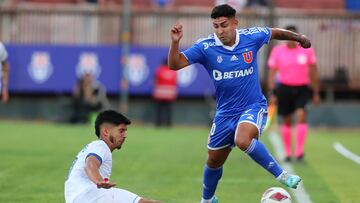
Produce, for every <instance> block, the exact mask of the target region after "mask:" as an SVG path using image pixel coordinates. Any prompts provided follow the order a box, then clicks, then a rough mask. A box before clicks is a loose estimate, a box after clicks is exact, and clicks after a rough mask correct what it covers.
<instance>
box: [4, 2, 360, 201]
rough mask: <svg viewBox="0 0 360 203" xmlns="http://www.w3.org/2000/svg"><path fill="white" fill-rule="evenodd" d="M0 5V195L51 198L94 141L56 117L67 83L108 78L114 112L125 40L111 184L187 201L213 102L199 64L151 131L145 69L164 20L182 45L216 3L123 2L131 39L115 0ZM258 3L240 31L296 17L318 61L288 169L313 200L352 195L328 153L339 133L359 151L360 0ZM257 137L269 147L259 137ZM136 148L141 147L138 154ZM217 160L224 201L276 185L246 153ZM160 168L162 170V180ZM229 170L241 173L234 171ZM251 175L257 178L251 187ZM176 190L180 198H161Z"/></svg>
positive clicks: (165, 38)
mask: <svg viewBox="0 0 360 203" xmlns="http://www.w3.org/2000/svg"><path fill="white" fill-rule="evenodd" d="M0 2H1V3H2V4H1V7H0V40H1V41H2V42H3V43H4V44H5V46H6V48H7V50H8V52H9V63H10V87H9V88H10V101H9V103H7V104H0V153H1V154H2V159H3V162H2V163H0V189H1V191H2V192H1V194H0V202H24V201H27V202H61V200H62V199H63V193H62V192H63V181H64V177H65V176H66V173H67V171H68V167H69V166H70V164H71V162H72V159H73V157H74V155H75V154H76V152H77V151H78V150H79V149H80V148H81V147H82V146H83V144H85V143H86V142H88V141H90V140H92V139H93V138H94V137H91V136H89V134H90V135H91V134H92V133H93V132H92V128H90V127H89V126H88V125H79V126H73V125H67V124H63V122H64V119H65V118H66V117H67V114H69V113H70V112H69V108H68V104H69V103H70V100H71V91H72V87H73V85H74V83H75V81H76V78H77V75H78V74H79V73H80V72H81V71H91V72H93V73H94V74H95V75H96V76H97V78H98V79H99V80H100V81H101V82H102V83H104V84H105V85H106V88H107V90H108V97H109V99H110V102H111V104H112V107H113V108H119V109H120V103H121V101H122V97H123V96H124V95H123V94H122V91H121V89H120V80H121V78H122V74H123V72H122V71H123V69H124V64H122V58H121V57H122V55H123V51H124V44H125V43H124V42H126V39H129V41H128V42H129V53H130V54H129V57H128V62H129V63H128V64H127V65H128V66H127V67H128V68H129V70H130V72H132V73H134V74H133V75H129V78H128V79H129V85H130V86H129V95H128V96H129V97H128V105H129V108H128V112H127V115H129V117H130V118H132V119H133V120H134V121H135V125H133V126H134V127H132V128H133V129H134V130H133V131H130V132H131V134H132V135H134V137H133V138H132V139H128V141H127V143H126V147H125V149H124V150H122V153H116V154H118V155H116V156H115V155H114V156H115V162H116V164H115V165H117V164H118V163H121V164H119V165H117V166H114V167H115V168H114V176H115V178H117V179H115V180H116V182H120V183H121V186H124V187H125V188H129V189H130V190H133V191H134V192H139V193H140V194H144V195H146V196H149V197H154V198H155V197H159V198H160V199H164V200H169V201H167V202H172V203H176V202H179V203H180V202H194V200H195V199H196V198H198V195H199V188H200V187H201V173H202V172H201V170H202V166H203V161H204V160H205V155H206V151H205V150H206V148H205V147H204V146H203V145H204V143H205V142H206V136H207V133H208V127H209V125H210V122H211V116H210V114H211V111H212V110H213V108H214V103H213V102H214V101H213V99H212V94H213V91H214V89H213V86H212V84H211V82H210V80H209V79H208V76H207V75H206V74H207V73H206V72H205V71H204V70H203V68H202V67H200V66H194V67H191V68H188V69H185V70H184V71H180V72H179V73H178V77H179V91H180V97H179V99H178V100H177V101H176V103H175V106H174V107H175V109H174V115H173V119H174V123H175V124H176V125H175V127H174V128H171V129H156V128H154V127H152V123H153V116H154V112H155V111H154V108H153V103H152V98H151V91H152V88H153V74H154V71H155V68H156V67H157V66H158V65H159V64H160V61H161V60H162V59H163V58H164V57H165V56H166V55H167V49H168V44H169V41H170V38H169V28H170V27H171V26H172V25H173V24H174V23H175V22H177V21H179V22H181V23H182V24H183V25H184V32H185V34H184V37H183V40H182V42H181V45H182V48H187V47H189V46H190V45H191V44H192V43H194V42H195V41H196V40H197V39H198V38H201V37H206V36H207V35H208V34H209V33H212V27H211V24H210V23H211V21H210V18H209V13H210V11H211V8H212V7H213V5H214V2H213V1H209V0H198V1H191V0H173V1H172V2H173V3H172V4H171V5H170V6H169V7H167V8H159V7H156V6H154V4H153V3H152V1H150V0H133V1H131V7H132V8H131V17H130V23H129V25H130V35H129V38H126V35H124V34H123V33H122V31H123V28H124V11H123V8H124V1H121V0H113V1H111V0H99V3H98V4H95V3H86V1H85V0H84V1H81V0H8V1H6V0H5V1H4V0H3V1H0ZM253 2H261V1H255V0H254V1H253ZM268 2H269V3H271V2H272V3H273V4H272V6H273V7H272V6H271V5H267V6H261V5H255V6H251V7H245V8H243V9H241V12H239V14H238V18H239V19H240V27H252V26H271V27H284V26H285V25H287V24H289V23H291V24H295V25H297V26H298V27H299V30H300V31H301V32H302V33H305V34H306V35H307V36H309V38H310V39H312V42H313V46H314V48H315V51H316V54H317V57H318V61H319V63H318V70H319V75H320V78H321V96H322V100H323V101H322V102H323V103H321V104H320V106H318V107H310V111H309V116H308V117H309V123H310V125H311V126H312V127H313V128H311V130H310V135H315V136H309V140H308V144H307V148H306V150H307V153H309V155H308V156H307V161H308V164H307V165H295V167H294V168H295V170H296V172H298V173H299V174H300V175H302V176H303V177H304V180H308V181H307V182H306V183H305V186H306V188H307V190H308V192H309V193H310V196H311V198H312V200H313V201H314V202H320V203H322V202H324V203H325V202H334V203H338V202H345V203H355V202H358V199H360V197H359V194H358V192H356V190H357V184H358V180H359V175H358V173H357V172H356V171H358V169H359V168H358V167H359V165H356V164H354V162H351V161H349V160H347V159H345V158H343V157H342V156H341V155H339V154H338V153H336V152H335V151H334V150H333V149H332V144H333V143H334V142H335V141H341V142H342V143H343V144H344V145H345V146H347V147H349V149H350V150H352V151H354V152H357V154H359V149H360V148H359V145H358V143H359V139H360V138H359V135H360V132H359V127H360V116H358V115H360V58H359V57H358V55H359V53H360V2H359V1H358V0H317V1H313V0H302V1H294V0H274V1H268ZM268 52H269V47H268V46H265V47H263V49H262V50H261V51H260V55H259V56H258V57H259V67H260V68H259V69H260V70H261V72H260V77H261V81H262V83H263V84H264V90H266V86H265V84H266V74H267V72H266V70H267V67H266V60H267V55H268ZM264 92H265V91H264ZM38 121H40V122H38ZM143 123H145V124H149V125H143ZM184 124H185V125H184ZM179 126H180V127H179ZM149 137H151V138H152V139H148V138H149ZM264 142H265V143H266V144H267V145H269V146H270V143H269V141H268V140H267V139H265V140H264ZM9 143H10V144H9ZM171 143H176V144H175V145H174V144H171ZM189 143H190V144H191V145H190V144H189ZM139 146H142V147H143V148H142V149H140V150H139V149H138V147H139ZM149 146H150V147H149ZM19 148H20V149H19ZM185 148H186V150H184V149H185ZM199 148H201V150H199ZM199 151H201V153H200V152H199ZM24 152H25V153H24ZM134 157H136V158H134ZM159 157H160V159H161V160H164V161H163V162H162V163H161V165H160V166H155V165H154V164H153V163H154V161H153V160H154V159H155V160H156V159H159ZM134 159H135V160H136V162H137V163H134V161H133V160H134ZM239 160H240V161H239ZM179 163H181V164H179ZM227 165H231V166H227V168H226V170H227V171H226V175H225V177H224V180H223V183H222V184H221V185H220V186H219V195H220V197H222V199H221V200H222V201H223V202H231V200H234V197H233V195H231V194H237V192H239V191H238V189H239V188H240V189H239V190H240V192H239V193H241V196H242V197H243V198H245V199H247V200H249V201H248V202H255V200H258V199H259V197H260V195H261V192H262V191H264V190H265V189H266V188H267V187H270V186H274V181H273V180H272V179H271V178H269V177H268V176H266V174H265V173H264V172H263V171H262V169H258V167H257V166H256V165H255V164H253V163H251V161H249V160H248V159H246V158H244V156H241V157H238V156H237V155H234V156H232V157H230V160H229V162H228V163H227ZM124 166H127V167H124ZM144 166H145V167H144ZM239 168H241V174H239V171H238V169H239ZM128 169H129V170H128ZM29 170H31V172H29ZM144 171H146V173H145V172H144ZM159 171H160V172H159ZM339 171H341V172H343V174H339ZM158 172H159V173H160V174H169V175H168V176H166V177H162V176H160V175H158ZM184 172H186V173H187V175H186V176H185V175H184V174H183V173H184ZM30 173H31V174H32V176H30V175H29V174H30ZM131 174H132V175H133V177H132V176H131ZM254 174H256V175H255V176H254ZM239 176H241V177H242V178H243V179H236V178H237V177H239ZM134 177H135V178H134ZM154 177H156V178H154ZM339 177H340V178H339ZM246 178H247V179H246ZM253 178H254V179H255V180H256V184H250V182H251V181H253ZM311 179H313V180H312V181H309V180H311ZM190 180H191V181H190ZM8 182H12V183H13V185H8V184H7V183H8ZM144 182H145V183H147V184H149V183H151V184H152V186H153V187H147V184H144ZM173 187H174V188H176V189H174V190H172V188H173ZM163 191H165V192H163ZM354 191H355V192H354ZM178 193H179V194H178ZM180 194H187V196H186V197H183V196H182V195H180ZM174 197H180V198H177V199H175V200H174V199H171V200H170V198H174ZM179 199H180V200H179ZM239 199H241V198H239Z"/></svg>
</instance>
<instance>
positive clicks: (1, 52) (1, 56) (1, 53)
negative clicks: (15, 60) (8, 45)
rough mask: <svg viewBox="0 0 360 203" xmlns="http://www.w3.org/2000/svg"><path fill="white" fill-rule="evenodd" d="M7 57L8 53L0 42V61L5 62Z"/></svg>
mask: <svg viewBox="0 0 360 203" xmlns="http://www.w3.org/2000/svg"><path fill="white" fill-rule="evenodd" d="M7 57H8V53H7V51H6V49H5V46H4V44H3V43H1V42H0V61H1V62H3V61H6V59H7Z"/></svg>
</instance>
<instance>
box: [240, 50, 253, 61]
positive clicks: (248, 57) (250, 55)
mask: <svg viewBox="0 0 360 203" xmlns="http://www.w3.org/2000/svg"><path fill="white" fill-rule="evenodd" d="M242 56H243V58H244V61H245V63H251V62H252V61H253V52H252V51H248V52H245V53H243V54H242Z"/></svg>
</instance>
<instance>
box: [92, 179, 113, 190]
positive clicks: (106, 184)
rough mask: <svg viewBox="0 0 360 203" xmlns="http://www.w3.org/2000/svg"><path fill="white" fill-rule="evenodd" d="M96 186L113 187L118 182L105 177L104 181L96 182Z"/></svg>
mask: <svg viewBox="0 0 360 203" xmlns="http://www.w3.org/2000/svg"><path fill="white" fill-rule="evenodd" d="M96 186H97V187H98V188H105V189H109V188H112V187H114V186H116V183H110V182H109V179H107V178H104V180H102V181H100V182H97V183H96Z"/></svg>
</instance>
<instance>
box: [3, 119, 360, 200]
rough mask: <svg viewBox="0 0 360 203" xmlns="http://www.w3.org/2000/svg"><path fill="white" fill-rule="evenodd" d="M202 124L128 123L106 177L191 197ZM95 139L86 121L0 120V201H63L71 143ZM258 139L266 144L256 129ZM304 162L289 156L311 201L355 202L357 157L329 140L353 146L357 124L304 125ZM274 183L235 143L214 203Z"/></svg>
mask: <svg viewBox="0 0 360 203" xmlns="http://www.w3.org/2000/svg"><path fill="white" fill-rule="evenodd" d="M208 131H209V129H208V128H207V127H193V126H181V127H174V128H172V129H156V128H153V127H151V126H145V127H144V126H143V125H139V124H138V125H137V124H134V125H130V126H129V130H128V138H127V140H126V142H125V144H124V145H123V148H122V149H121V150H120V151H114V153H113V172H112V177H111V180H112V181H114V182H116V183H117V184H118V186H119V187H120V188H123V189H126V190H129V191H132V192H134V193H136V194H138V195H141V196H144V197H149V198H153V199H159V200H162V201H164V202H168V203H197V202H199V200H200V195H201V185H202V171H203V166H204V164H205V160H206V156H207V153H206V152H207V151H206V142H207V134H208ZM94 139H96V136H95V135H94V130H93V127H92V126H91V125H83V126H70V125H61V124H54V123H43V122H20V121H1V122H0V157H1V161H0V202H4V203H11V202H26V203H29V202H34V203H42V202H45V203H47V202H50V203H52V202H64V195H63V194H64V189H63V188H64V181H65V177H66V175H67V173H68V170H69V167H70V165H71V163H72V161H73V159H74V157H75V155H76V154H77V152H78V151H79V150H81V149H82V147H83V146H84V145H85V144H87V143H88V142H90V141H91V140H94ZM261 140H262V141H263V142H264V143H265V144H266V145H267V146H268V148H269V149H270V150H272V151H273V148H272V146H271V145H270V142H269V141H268V139H267V138H266V134H264V135H263V137H262V138H261ZM307 141H308V142H307V145H306V163H305V164H294V166H293V167H294V169H295V171H296V172H297V173H298V174H299V175H300V176H302V178H303V180H304V186H305V189H306V190H307V191H308V193H309V195H310V198H311V200H312V201H313V202H314V203H358V202H360V192H359V185H358V184H359V182H360V165H358V164H356V163H354V162H352V161H350V160H348V159H345V158H344V157H343V156H341V155H340V154H338V153H337V152H336V151H335V150H334V149H333V147H332V144H333V143H334V142H335V141H339V142H341V143H342V144H343V145H344V146H345V147H347V148H348V149H349V150H351V151H352V152H354V153H356V154H358V155H359V154H360V147H359V146H360V145H359V143H360V133H359V131H358V130H357V131H356V130H335V131H334V130H331V131H330V130H311V131H310V135H309V138H308V140H307ZM273 186H281V185H280V184H278V183H277V182H276V181H275V180H274V178H273V177H272V176H271V175H270V174H268V173H267V172H266V171H265V170H263V169H262V168H261V167H260V166H258V165H257V164H256V163H254V162H253V161H252V160H251V159H249V158H248V157H247V156H246V155H245V154H244V153H242V152H241V151H240V150H238V149H234V150H233V152H232V153H231V155H230V157H229V159H228V161H227V162H226V164H225V168H224V174H223V178H222V179H221V181H220V183H219V185H218V190H217V196H218V197H219V199H220V202H222V203H231V202H236V203H237V202H246V203H257V202H260V198H261V194H262V193H263V191H265V190H266V189H267V188H269V187H273Z"/></svg>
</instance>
